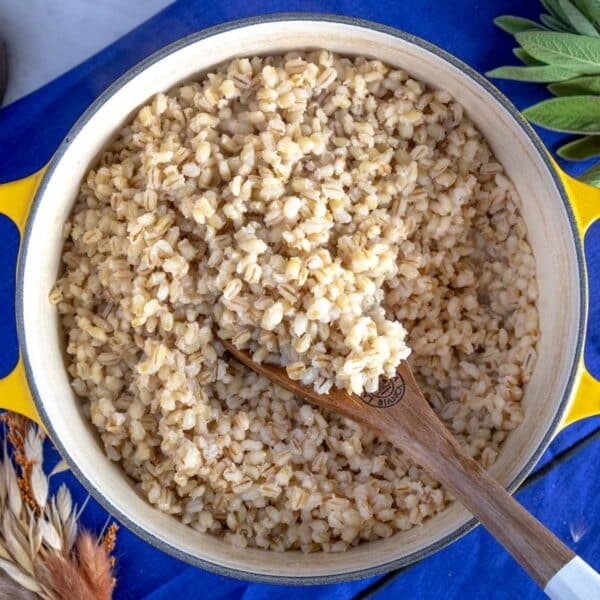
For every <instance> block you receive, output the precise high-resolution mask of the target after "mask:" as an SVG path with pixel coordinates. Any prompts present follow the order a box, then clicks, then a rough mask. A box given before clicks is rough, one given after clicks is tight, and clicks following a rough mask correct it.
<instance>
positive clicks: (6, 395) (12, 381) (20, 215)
mask: <svg viewBox="0 0 600 600" xmlns="http://www.w3.org/2000/svg"><path fill="white" fill-rule="evenodd" d="M43 171H44V170H43V169H42V170H40V171H38V172H37V173H34V174H33V175H30V176H29V177H25V178H23V179H18V180H17V181H11V182H10V183H3V184H0V214H3V215H4V216H6V217H8V218H9V219H10V220H11V221H12V222H13V223H14V224H15V225H16V227H17V229H18V230H19V236H20V238H21V239H22V237H23V231H24V229H25V223H26V221H27V216H28V214H29V208H30V206H31V201H32V200H33V196H34V194H35V190H36V189H37V186H38V184H39V181H40V179H41V176H42V173H43ZM15 266H16V265H15ZM8 318H12V319H14V318H15V316H14V314H13V315H9V316H8ZM0 408H3V409H6V410H11V411H14V412H18V413H21V414H22V415H25V416H26V417H29V418H30V419H33V420H34V421H36V422H37V423H39V424H41V420H40V417H39V415H38V412H37V409H36V407H35V403H34V402H33V398H32V396H31V392H30V391H29V386H28V384H27V378H26V377H25V368H24V366H23V359H22V358H21V355H20V353H19V357H18V360H17V364H16V365H15V367H14V368H13V370H12V371H11V372H10V373H8V374H7V375H5V376H4V377H3V378H2V379H0Z"/></svg>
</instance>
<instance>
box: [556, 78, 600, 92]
mask: <svg viewBox="0 0 600 600" xmlns="http://www.w3.org/2000/svg"><path fill="white" fill-rule="evenodd" d="M548 89H549V90H550V91H551V92H552V93H553V94H554V95H555V96H585V95H588V94H589V95H594V94H597V95H599V96H600V75H589V76H588V77H575V78H574V79H569V81H560V82H558V83H552V84H551V85H549V86H548Z"/></svg>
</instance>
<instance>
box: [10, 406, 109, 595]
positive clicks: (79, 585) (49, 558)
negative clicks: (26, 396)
mask: <svg viewBox="0 0 600 600" xmlns="http://www.w3.org/2000/svg"><path fill="white" fill-rule="evenodd" d="M0 420H2V421H3V422H4V423H5V426H6V440H7V441H8V442H9V443H10V445H11V446H12V450H13V451H12V456H10V455H9V452H8V445H7V443H6V440H5V442H4V446H3V455H2V458H1V459H0V515H1V518H0V572H1V571H3V572H4V573H5V574H6V575H7V576H8V579H7V578H0V600H1V599H3V598H31V597H35V596H37V597H41V598H47V599H50V600H62V599H64V598H68V599H69V600H110V598H112V593H113V590H114V587H115V584H116V579H115V577H114V575H113V569H114V558H113V557H112V556H111V553H112V551H113V549H114V545H115V541H116V530H117V525H116V524H113V525H111V526H110V527H109V528H108V530H107V532H106V534H105V535H104V536H103V537H102V539H101V540H98V539H97V538H96V537H95V536H93V535H92V534H91V533H89V532H87V531H79V525H78V519H79V516H80V514H81V510H78V509H77V506H75V505H74V504H73V500H72V498H71V493H70V492H69V490H68V488H67V487H66V486H65V485H64V484H63V485H61V486H60V487H59V489H58V491H57V492H56V494H55V495H53V496H51V495H50V485H49V479H50V477H52V475H54V474H56V473H58V472H60V471H62V470H65V468H66V465H65V464H64V463H63V462H62V461H61V462H60V463H59V464H58V465H57V466H56V467H55V468H54V469H53V470H52V472H51V473H50V475H46V474H45V472H44V469H43V440H44V437H45V436H44V433H43V432H42V431H41V430H40V429H39V428H38V427H37V426H36V425H34V424H33V423H31V422H30V421H28V420H27V419H25V418H24V417H21V416H19V415H15V414H13V413H4V414H3V415H1V416H0ZM15 585H16V586H18V588H15ZM17 589H18V590H19V591H18V592H17V591H16V590H17ZM28 594H29V595H28Z"/></svg>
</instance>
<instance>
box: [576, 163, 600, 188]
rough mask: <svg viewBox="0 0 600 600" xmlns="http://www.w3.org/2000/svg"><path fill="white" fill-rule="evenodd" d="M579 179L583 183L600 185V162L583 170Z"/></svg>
mask: <svg viewBox="0 0 600 600" xmlns="http://www.w3.org/2000/svg"><path fill="white" fill-rule="evenodd" d="M577 179H579V181H583V183H589V184H590V185H593V186H595V187H600V163H598V164H597V165H594V166H593V167H592V168H591V169H588V170H587V171H585V172H583V173H582V174H581V175H580V176H579V177H578V178H577Z"/></svg>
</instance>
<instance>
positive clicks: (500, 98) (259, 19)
mask: <svg viewBox="0 0 600 600" xmlns="http://www.w3.org/2000/svg"><path fill="white" fill-rule="evenodd" d="M283 21H307V22H310V21H321V22H328V23H339V24H342V25H349V26H353V27H360V28H363V29H371V30H374V31H377V32H380V33H384V34H387V35H390V36H393V37H395V38H398V39H400V40H402V41H404V42H408V43H409V44H412V45H415V46H418V47H420V48H422V49H424V50H426V51H428V52H430V53H432V54H435V55H436V56H437V57H439V58H441V59H442V60H445V61H446V62H448V63H450V64H451V65H452V66H454V67H456V68H458V69H459V70H460V71H461V72H462V73H463V75H464V76H465V77H468V78H470V79H471V80H472V81H474V82H475V83H476V84H478V85H479V86H480V87H482V88H483V89H484V90H485V91H486V92H488V93H489V94H490V95H491V96H492V97H493V98H494V100H495V101H496V102H497V103H498V104H499V105H500V106H501V107H502V108H504V109H505V110H507V111H508V112H509V113H510V115H511V116H512V118H513V120H514V122H515V125H516V126H519V127H520V128H521V129H522V130H523V132H524V133H525V134H526V135H527V137H528V138H529V140H530V141H531V142H532V144H533V145H534V147H535V149H536V150H537V151H538V154H539V155H540V156H541V159H542V161H543V163H544V164H545V166H546V169H547V173H548V175H549V177H550V178H552V180H553V181H554V185H555V187H556V189H557V191H558V193H559V195H560V198H561V200H562V202H563V205H564V208H565V211H566V214H567V217H568V221H569V225H570V229H571V234H572V237H573V241H574V243H575V252H576V257H577V269H578V275H579V276H578V280H579V297H580V300H579V324H578V331H577V342H576V348H575V352H574V354H573V356H572V358H571V366H570V369H569V376H568V378H567V382H566V386H565V391H564V394H563V397H562V398H561V400H560V403H559V406H558V409H557V411H556V414H555V416H554V419H553V420H552V423H551V424H550V427H549V428H548V430H547V431H546V433H545V434H544V437H543V439H542V441H541V442H540V444H539V445H538V447H537V448H536V449H535V451H534V452H533V454H532V456H531V458H530V459H529V460H528V461H527V463H526V464H525V465H523V466H522V467H521V469H520V471H519V473H518V474H517V475H516V477H515V478H514V479H513V480H512V481H511V482H510V484H509V485H507V486H506V489H507V491H508V492H510V493H511V494H512V493H513V492H515V491H516V489H517V488H518V487H519V485H520V484H521V483H522V482H523V480H524V479H525V478H526V477H527V475H528V474H529V473H530V472H531V471H532V470H533V468H534V466H535V465H536V463H537V462H538V460H539V458H540V457H541V455H542V454H543V452H544V451H545V450H546V448H547V447H548V446H549V445H550V443H551V441H552V439H553V437H554V434H555V433H556V431H557V429H558V426H559V424H560V422H561V421H562V418H563V416H564V414H565V412H566V409H567V406H568V404H569V401H570V399H571V394H572V392H573V384H574V382H575V379H576V377H577V371H578V364H579V358H580V356H581V355H582V351H583V342H584V334H585V326H586V318H587V279H586V271H585V260H584V254H583V242H582V240H581V239H580V237H579V234H578V231H577V225H576V221H575V216H574V214H573V210H572V208H571V204H570V201H569V198H568V195H567V193H566V190H565V188H564V185H563V183H562V181H561V179H560V177H559V175H558V173H557V171H556V169H555V168H554V167H553V165H552V163H551V159H550V156H549V155H548V153H547V151H546V148H545V147H544V144H543V143H542V141H541V139H540V138H539V136H538V135H537V133H536V132H535V131H534V129H533V127H532V126H531V125H530V124H529V122H528V121H527V120H526V119H525V117H523V115H522V114H521V113H520V112H519V110H518V109H517V108H516V107H515V106H514V105H513V104H512V102H511V101H510V100H509V99H508V98H507V97H506V96H504V94H503V93H502V92H501V91H500V90H499V89H498V88H496V87H495V86H494V85H493V84H492V83H491V82H490V81H488V80H487V79H486V78H485V77H484V76H483V75H481V74H480V73H479V72H478V71H476V70H475V69H473V68H472V67H470V66H469V65H467V64H466V63H464V62H463V61H462V60H460V59H459V58H457V57H455V56H454V55H453V54H451V53H449V52H447V51H446V50H443V49H442V48H439V47H438V46H436V45H435V44H432V43H430V42H427V41H426V40H424V39H422V38H420V37H418V36H415V35H413V34H410V33H407V32H404V31H402V30H400V29H397V28H395V27H391V26H388V25H383V24H380V23H377V22H374V21H369V20H366V19H360V18H356V17H347V16H343V15H336V14H328V13H316V12H300V13H295V12H290V13H273V14H267V15H259V16H254V17H247V18H243V19H237V20H234V21H227V22H225V23H222V24H219V25H216V26H213V27H209V28H207V29H202V30H200V31H197V32H195V33H192V34H190V35H187V36H185V37H183V38H180V39H179V40H176V41H175V42H172V43H170V44H168V45H166V46H163V47H162V48H160V49H159V50H157V51H156V52H154V53H152V54H151V55H149V56H148V57H146V58H145V59H143V60H142V61H140V62H138V63H137V64H136V65H134V66H133V67H131V68H130V69H128V70H127V71H126V72H125V73H124V74H123V75H121V76H120V77H119V78H118V79H116V80H115V81H114V82H113V83H112V84H111V85H110V86H109V87H108V88H106V89H105V90H104V91H103V92H102V93H101V94H100V95H99V96H98V98H96V100H94V102H92V104H91V105H90V106H89V107H88V108H87V109H86V110H85V112H84V113H83V114H82V115H81V116H80V117H79V118H78V119H77V121H76V122H75V124H74V125H73V126H72V127H71V129H70V130H69V132H68V133H67V135H66V136H65V137H64V139H63V141H62V142H61V144H60V145H59V147H58V149H57V150H56V152H55V153H54V155H53V156H52V158H51V159H50V161H49V163H48V166H47V169H46V171H45V172H44V175H43V177H42V179H41V181H40V184H39V186H38V188H37V190H36V193H35V196H34V198H33V201H32V204H31V209H30V212H29V215H28V218H27V224H26V227H25V230H24V233H23V239H22V241H21V249H20V253H19V260H18V265H17V280H16V299H15V309H16V321H17V337H18V341H19V348H20V352H21V355H22V358H23V363H24V367H25V373H26V377H27V382H28V384H29V388H30V391H31V394H32V397H33V401H34V403H35V406H36V408H37V411H38V414H39V416H40V418H41V420H42V422H43V424H44V427H45V428H46V430H47V431H48V433H49V434H50V438H51V440H52V442H53V443H54V445H55V446H56V447H57V449H58V450H59V452H60V454H61V456H62V457H63V458H64V459H65V461H66V462H67V464H68V465H69V467H70V469H71V471H72V472H73V474H74V475H75V477H76V478H77V480H78V481H79V482H80V483H81V484H82V485H83V486H84V487H85V488H86V490H87V491H88V492H89V493H90V494H91V496H92V497H93V498H94V499H95V500H96V501H97V502H98V503H99V504H100V505H101V506H102V507H103V508H104V509H105V510H106V511H107V512H108V513H109V514H111V515H112V516H113V517H115V518H117V519H118V520H119V521H120V522H121V523H123V524H124V525H125V526H126V527H127V528H128V529H130V530H131V531H133V532H134V533H135V534H136V535H137V536H138V537H140V538H141V539H142V540H144V541H145V542H147V543H149V544H150V545H152V546H153V547H155V548H157V549H158V550H161V551H163V552H166V553H167V554H169V555H171V556H173V557H175V558H177V559H179V560H182V561H183V562H186V563H188V564H191V565H194V566H196V567H200V568H203V569H206V570H207V571H210V572H213V573H217V574H219V575H225V576H229V577H235V578H237V579H242V580H246V581H252V582H262V583H272V584H287V585H319V584H321V585H322V584H331V583H340V582H346V581H353V580H357V579H363V578H366V577H371V576H374V575H379V574H382V573H387V572H389V571H392V570H397V569H401V568H404V567H407V566H409V565H412V564H413V563H416V562H418V561H421V560H423V559H425V558H427V557H428V556H430V555H431V554H433V553H435V552H437V551H438V550H441V549H442V548H444V547H446V546H448V545H449V544H451V543H452V542H454V541H456V540H458V539H459V538H461V537H462V536H463V535H465V534H466V533H468V532H469V531H471V530H472V529H474V528H475V527H476V526H477V525H478V524H479V523H478V521H477V520H476V519H475V518H471V519H470V520H469V521H467V522H466V523H464V524H463V525H462V526H460V527H458V528H457V529H455V530H454V531H452V532H451V533H449V534H447V535H445V536H444V537H442V538H440V539H439V540H437V541H436V542H434V543H432V544H430V545H429V546H427V547H426V548H423V549H421V550H418V551H416V552H413V553H411V554H409V555H407V556H404V557H401V558H398V559H394V560H392V561H389V562H386V563H382V564H380V565H378V566H374V567H368V568H365V569H359V570H355V571H347V572H342V573H337V574H332V575H322V576H313V577H310V576H309V577H293V576H278V575H267V574H262V573H255V572H251V571H243V570H239V569H233V568H230V567H224V566H222V565H220V564H218V563H216V562H210V561H207V560H205V559H200V558H197V557H195V556H193V555H191V554H188V553H187V552H184V551H182V550H180V549H179V548H178V547H176V546H173V545H172V544H170V543H168V542H166V541H164V540H162V539H160V538H158V537H156V536H155V535H153V534H151V533H150V532H148V531H147V530H146V529H145V528H144V527H143V525H141V524H139V523H137V522H136V521H134V520H133V518H132V517H129V516H127V515H126V514H124V513H123V512H121V511H120V510H118V509H117V508H116V507H115V506H113V504H112V503H111V502H110V501H109V500H108V499H107V498H106V496H105V495H104V494H103V493H102V492H101V491H100V490H99V489H97V488H96V487H94V486H93V485H92V483H91V482H90V481H89V479H88V478H87V477H86V475H85V474H84V473H83V472H82V471H81V470H80V469H79V467H78V465H77V462H76V460H75V459H74V458H73V457H72V456H71V455H69V454H68V453H67V452H66V450H65V448H64V446H63V445H62V443H61V441H60V437H59V436H58V435H57V432H56V431H55V429H54V427H53V426H52V422H51V420H50V419H49V417H48V414H47V413H46V411H45V409H44V402H43V400H42V394H41V393H40V391H39V389H38V387H37V385H36V381H35V375H34V372H33V368H32V365H31V363H30V361H29V357H28V352H27V342H26V336H25V329H26V325H25V319H24V314H23V307H24V304H23V287H24V276H25V264H26V262H27V254H28V249H29V240H30V236H31V230H32V223H33V222H34V220H35V216H36V213H37V210H38V207H39V204H40V202H41V199H42V197H43V195H44V192H45V190H46V187H47V185H48V182H49V181H50V179H51V178H52V176H53V173H54V171H55V169H56V166H57V165H58V163H59V162H60V161H61V159H62V157H63V155H64V154H65V151H66V149H67V148H68V146H69V145H70V143H71V141H72V140H73V139H74V138H75V136H77V135H78V134H79V133H80V131H81V129H82V128H83V127H84V125H86V123H87V122H88V121H89V120H90V119H91V118H92V116H93V115H94V114H95V113H96V112H97V111H98V110H99V108H100V107H101V106H102V105H104V104H105V102H106V101H107V100H108V99H109V98H111V97H112V96H113V95H114V94H115V93H116V92H117V91H118V90H119V89H121V88H122V87H123V86H124V85H125V84H126V83H128V82H129V81H131V80H132V79H133V78H135V77H136V76H137V75H139V74H140V73H141V72H143V71H145V70H146V69H147V68H149V67H150V66H152V65H154V64H155V63H157V62H159V61H160V60H162V59H163V58H165V57H167V56H168V55H170V54H172V53H174V52H176V51H178V50H180V49H182V48H184V47H186V46H189V45H191V44H194V43H196V42H198V41H200V40H203V39H206V38H209V37H212V36H214V35H217V34H220V33H224V32H228V31H232V30H235V29H241V28H244V27H248V26H252V25H260V24H264V23H279V22H283Z"/></svg>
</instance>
